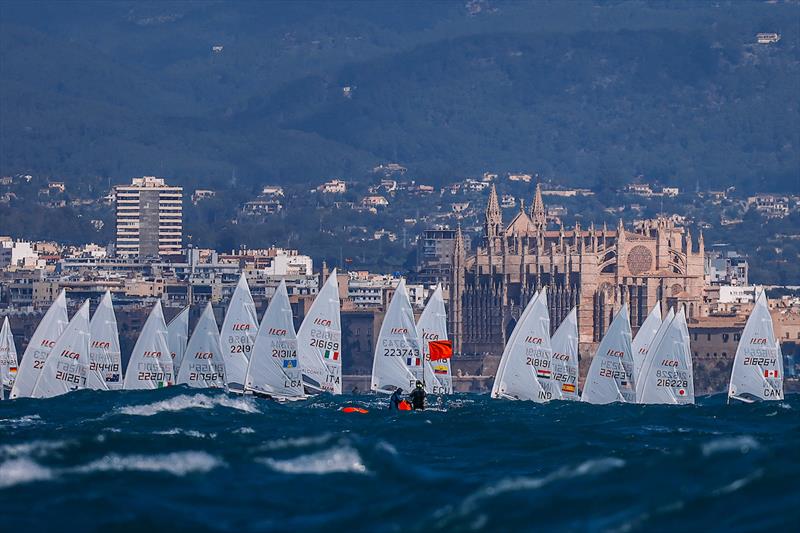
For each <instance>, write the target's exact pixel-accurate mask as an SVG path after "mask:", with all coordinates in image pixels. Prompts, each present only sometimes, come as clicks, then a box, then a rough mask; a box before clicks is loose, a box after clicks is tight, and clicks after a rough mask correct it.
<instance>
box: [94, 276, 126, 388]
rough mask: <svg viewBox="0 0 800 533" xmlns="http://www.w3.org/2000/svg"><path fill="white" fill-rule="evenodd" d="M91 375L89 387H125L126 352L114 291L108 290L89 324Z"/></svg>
mask: <svg viewBox="0 0 800 533" xmlns="http://www.w3.org/2000/svg"><path fill="white" fill-rule="evenodd" d="M89 333H90V337H91V344H90V345H89V374H88V375H87V376H86V388H89V389H99V390H119V389H121V388H122V355H121V353H120V348H119V332H118V331H117V317H116V315H115V314H114V305H113V303H112V301H111V293H110V292H109V291H106V293H105V294H104V295H103V297H102V298H101V299H100V304H99V305H98V306H97V309H96V310H95V312H94V316H93V317H92V321H91V323H90V324H89Z"/></svg>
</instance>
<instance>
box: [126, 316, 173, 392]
mask: <svg viewBox="0 0 800 533" xmlns="http://www.w3.org/2000/svg"><path fill="white" fill-rule="evenodd" d="M174 384H175V372H174V367H173V366H172V355H170V352H169V347H168V346H167V325H166V323H164V312H163V311H162V309H161V301H156V303H155V305H154V306H153V309H152V311H150V316H148V317H147V321H146V322H145V323H144V326H143V327H142V331H141V332H140V333H139V338H138V339H137V340H136V345H134V347H133V351H132V352H131V358H130V360H129V361H128V369H127V370H126V371H125V381H124V385H123V388H124V389H126V390H132V389H160V388H162V387H169V386H170V385H174Z"/></svg>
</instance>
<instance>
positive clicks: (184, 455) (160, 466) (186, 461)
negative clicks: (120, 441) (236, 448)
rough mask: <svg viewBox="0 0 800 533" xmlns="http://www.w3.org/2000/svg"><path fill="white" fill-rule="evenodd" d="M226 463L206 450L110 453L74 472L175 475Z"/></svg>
mask: <svg viewBox="0 0 800 533" xmlns="http://www.w3.org/2000/svg"><path fill="white" fill-rule="evenodd" d="M224 465H225V463H224V462H223V461H222V460H220V459H217V458H216V457H214V456H212V455H209V454H208V453H206V452H197V451H189V452H174V453H168V454H164V455H118V454H113V453H112V454H109V455H106V456H105V457H103V458H101V459H98V460H96V461H92V462H91V463H89V464H86V465H84V466H79V467H77V468H74V469H72V470H73V471H74V472H79V473H82V474H89V473H93V472H124V471H137V472H165V473H168V474H172V475H174V476H185V475H187V474H192V473H195V472H200V473H205V472H210V471H211V470H214V469H215V468H219V467H221V466H224Z"/></svg>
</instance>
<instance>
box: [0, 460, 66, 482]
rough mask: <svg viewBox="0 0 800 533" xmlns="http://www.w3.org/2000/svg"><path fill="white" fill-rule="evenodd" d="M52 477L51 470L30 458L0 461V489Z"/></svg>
mask: <svg viewBox="0 0 800 533" xmlns="http://www.w3.org/2000/svg"><path fill="white" fill-rule="evenodd" d="M52 478H53V471H52V470H50V469H49V468H47V467H44V466H42V465H40V464H38V463H35V462H34V461H31V460H30V459H24V458H22V459H11V460H9V461H6V462H4V463H0V489H6V488H8V487H13V486H15V485H20V484H23V483H31V482H33V481H46V480H48V479H52Z"/></svg>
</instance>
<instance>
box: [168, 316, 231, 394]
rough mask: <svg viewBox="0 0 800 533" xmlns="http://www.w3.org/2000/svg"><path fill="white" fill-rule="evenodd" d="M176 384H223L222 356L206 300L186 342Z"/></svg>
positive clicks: (201, 385) (213, 385)
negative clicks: (187, 342)
mask: <svg viewBox="0 0 800 533" xmlns="http://www.w3.org/2000/svg"><path fill="white" fill-rule="evenodd" d="M171 359H172V358H171V357H170V360H171ZM176 384H177V385H189V386H190V387H196V388H223V387H225V359H224V358H223V356H222V347H221V346H220V338H219V330H217V320H216V319H215V318H214V309H213V308H212V307H211V303H210V302H209V303H207V304H206V308H205V309H204V310H203V314H202V315H200V320H198V321H197V325H196V326H195V327H194V332H192V337H191V338H190V339H189V344H187V345H186V353H185V355H184V358H183V363H182V364H181V368H180V370H179V371H178V379H177V380H176Z"/></svg>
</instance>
